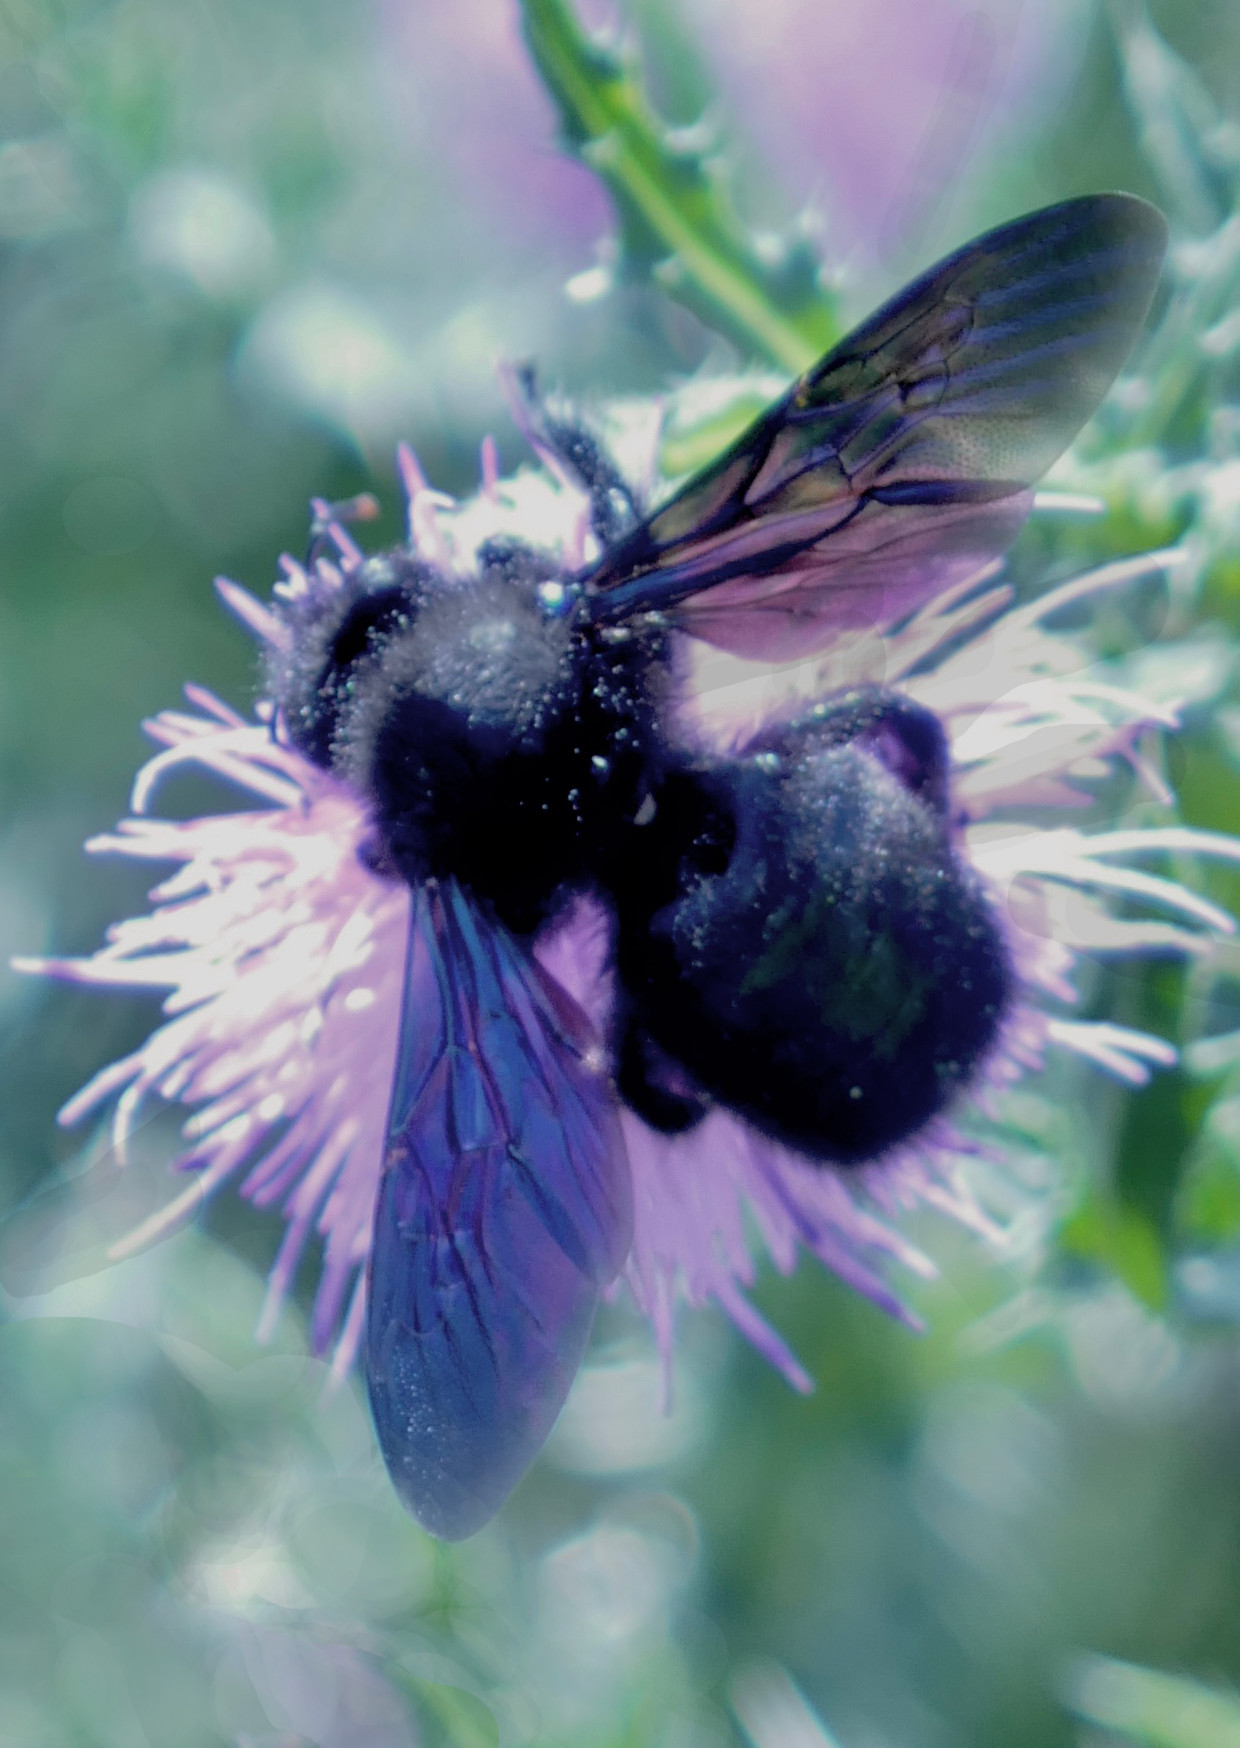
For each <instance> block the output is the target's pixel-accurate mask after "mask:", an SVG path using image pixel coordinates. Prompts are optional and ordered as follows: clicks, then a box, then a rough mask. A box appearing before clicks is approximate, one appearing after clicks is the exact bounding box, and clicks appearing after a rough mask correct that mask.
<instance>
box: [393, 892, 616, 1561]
mask: <svg viewBox="0 0 1240 1748" xmlns="http://www.w3.org/2000/svg"><path fill="white" fill-rule="evenodd" d="M404 999H405V1006H404V1016H403V1023H402V1029H401V1038H400V1046H399V1052H398V1057H397V1067H396V1076H395V1084H394V1087H393V1093H392V1106H391V1112H390V1115H389V1119H388V1141H387V1153H386V1157H385V1159H384V1167H383V1178H382V1183H381V1185H380V1190H379V1197H378V1203H377V1207H376V1210H375V1229H374V1247H373V1251H372V1254H371V1263H370V1291H369V1299H368V1309H367V1328H366V1339H365V1354H364V1363H365V1372H366V1381H367V1385H368V1387H369V1391H370V1403H371V1409H372V1411H373V1414H374V1420H375V1427H376V1430H377V1432H378V1436H379V1443H380V1446H381V1447H382V1450H383V1455H384V1458H385V1460H386V1462H387V1466H388V1469H389V1472H390V1473H391V1476H392V1480H393V1482H394V1483H395V1486H396V1489H397V1491H398V1492H399V1494H400V1495H401V1498H402V1499H403V1500H404V1502H405V1504H406V1506H407V1507H408V1508H409V1510H410V1511H411V1512H412V1513H413V1515H414V1516H415V1517H416V1518H417V1519H418V1520H419V1521H420V1522H421V1523H422V1524H423V1525H424V1526H425V1527H426V1528H427V1529H429V1530H430V1531H432V1532H433V1533H434V1534H435V1535H437V1536H442V1537H444V1538H446V1539H448V1540H456V1539H458V1538H460V1537H462V1536H468V1535H472V1534H473V1532H474V1531H475V1530H476V1529H479V1528H480V1527H481V1526H482V1524H484V1523H485V1522H486V1521H487V1519H488V1518H489V1517H491V1516H492V1514H493V1513H494V1512H495V1511H497V1510H498V1509H499V1507H500V1505H502V1503H503V1501H504V1500H505V1499H506V1498H507V1496H508V1494H509V1492H510V1491H511V1490H512V1488H513V1487H514V1486H515V1485H516V1483H517V1481H518V1480H519V1479H520V1478H521V1476H522V1474H524V1472H525V1470H526V1468H527V1467H528V1466H529V1464H530V1463H531V1462H532V1461H533V1459H534V1457H535V1456H536V1455H537V1454H538V1451H539V1450H540V1449H541V1447H542V1444H543V1442H544V1440H545V1439H546V1437H547V1434H548V1432H549V1431H550V1430H551V1426H552V1423H553V1421H554V1420H555V1417H556V1415H557V1413H558V1412H559V1409H560V1407H561V1405H562V1403H563V1401H564V1398H565V1396H566V1395H567V1393H568V1388H569V1385H570V1384H571V1383H572V1381H573V1378H574V1376H575V1374H576V1372H577V1368H578V1366H579V1365H580V1363H581V1358H582V1354H583V1352H584V1349H585V1345H586V1341H587V1338H588V1336H589V1333H590V1325H591V1322H592V1320H593V1317H594V1312H595V1308H596V1306H597V1304H598V1298H599V1294H600V1292H601V1290H602V1288H603V1287H604V1286H605V1285H606V1284H607V1282H608V1281H610V1280H612V1279H613V1278H614V1276H615V1275H616V1274H617V1272H618V1271H619V1269H620V1267H621V1265H622V1263H623V1261H624V1259H625V1257H626V1255H627V1254H628V1249H629V1243H630V1236H631V1222H632V1215H631V1207H630V1189H629V1180H628V1168H627V1164H626V1161H625V1155H624V1148H623V1143H622V1141H621V1138H620V1132H619V1125H618V1122H617V1118H616V1112H615V1100H614V1095H613V1094H612V1092H611V1088H610V1085H609V1082H608V1080H607V1077H606V1073H605V1070H604V1066H603V1064H602V1063H601V1062H599V1063H597V1064H596V1063H595V1062H593V1061H592V1060H591V1043H590V1033H589V1028H588V1024H587V1022H586V1021H585V1017H584V1015H582V1014H581V1012H580V1010H579V1009H577V1008H576V1006H575V1004H574V1003H573V1002H572V1001H571V1000H570V999H569V997H568V996H567V995H565V994H564V993H563V991H561V990H560V989H559V986H558V985H556V984H555V983H554V982H553V981H552V980H551V979H550V978H549V977H547V976H546V975H545V974H544V973H543V972H542V971H541V970H540V969H539V967H538V966H537V965H536V964H535V963H534V961H533V960H532V959H531V958H530V957H529V956H528V954H526V953H525V952H524V951H523V950H522V949H521V947H520V946H519V944H518V943H517V941H516V940H515V939H514V938H513V937H512V936H510V935H508V934H507V933H506V932H505V931H504V930H503V929H501V928H498V927H497V926H495V925H494V924H491V923H488V922H487V921H486V920H485V919H484V918H483V916H482V915H481V914H480V912H479V911H478V910H477V909H476V908H475V907H474V906H473V905H472V904H471V903H470V901H469V900H468V899H467V898H466V897H465V895H464V893H463V892H462V891H461V889H460V888H459V887H458V886H456V885H455V884H454V883H453V882H451V881H447V882H442V883H440V884H438V885H435V886H430V887H427V888H424V889H422V890H420V891H417V892H415V894H414V899H413V918H412V925H411V928H410V937H409V963H408V969H407V974H406V982H405V998H404Z"/></svg>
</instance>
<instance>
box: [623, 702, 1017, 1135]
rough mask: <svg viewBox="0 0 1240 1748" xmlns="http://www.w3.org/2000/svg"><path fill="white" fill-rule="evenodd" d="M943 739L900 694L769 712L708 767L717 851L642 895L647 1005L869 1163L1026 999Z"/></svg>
mask: <svg viewBox="0 0 1240 1748" xmlns="http://www.w3.org/2000/svg"><path fill="white" fill-rule="evenodd" d="M941 740H942V736H941V731H939V730H938V729H937V725H936V724H935V722H934V720H933V718H931V717H929V714H928V713H927V712H924V711H920V710H919V709H918V708H917V707H916V706H913V705H910V704H909V703H908V701H907V700H900V699H895V698H891V697H884V696H882V695H879V694H867V695H864V696H861V697H859V698H858V699H856V700H853V699H847V700H843V701H841V702H840V703H838V704H837V705H834V706H832V707H829V708H827V709H826V710H824V711H823V713H822V714H821V716H820V717H819V719H818V720H812V719H811V720H808V721H804V722H802V723H799V724H793V725H789V726H787V727H784V728H781V729H777V730H773V731H769V732H767V733H766V734H764V735H763V736H762V737H761V739H760V741H758V742H755V743H754V744H753V745H752V746H751V748H750V749H748V750H747V752H746V753H744V754H743V755H741V756H739V757H737V758H735V759H731V760H721V761H718V762H716V763H713V764H711V765H708V766H706V767H704V768H702V769H701V770H699V771H698V772H697V773H695V774H693V782H694V783H695V784H696V785H697V787H698V788H699V789H700V791H701V794H702V797H703V809H704V811H703V817H709V816H710V815H711V814H713V816H714V817H715V819H716V823H715V825H714V826H713V828H712V831H711V832H710V833H709V834H708V837H707V839H706V840H705V841H706V842H707V847H708V849H711V850H712V856H711V858H710V860H709V861H707V860H704V859H703V858H702V857H701V856H699V855H697V854H696V852H695V853H687V854H685V855H683V856H682V857H681V860H680V863H679V866H678V868H677V870H676V874H675V879H674V881H669V882H668V883H667V886H668V888H670V890H669V891H668V895H667V896H666V897H665V898H664V899H663V901H662V902H661V903H660V902H658V900H659V896H660V895H659V893H658V891H657V888H655V887H653V886H651V887H650V888H649V890H648V892H647V893H646V894H644V895H643V894H642V893H641V892H640V891H636V890H635V889H633V888H630V889H629V890H628V891H627V892H626V893H624V894H622V896H621V918H620V930H619V936H618V948H617V963H618V969H619V973H620V979H621V983H622V985H623V987H624V988H625V989H626V990H627V992H628V995H629V1001H630V1012H629V1016H628V1023H629V1024H630V1025H631V1026H634V1027H636V1028H637V1029H638V1031H639V1033H644V1034H646V1035H648V1036H649V1038H651V1039H652V1040H653V1041H654V1043H655V1044H656V1045H657V1047H658V1049H659V1050H660V1051H662V1052H663V1053H664V1055H665V1056H666V1057H668V1058H670V1059H671V1060H672V1061H674V1062H676V1063H679V1064H680V1065H682V1066H683V1068H684V1069H685V1070H686V1071H687V1072H688V1075H689V1076H690V1079H691V1081H692V1082H693V1083H694V1084H695V1085H696V1086H697V1087H698V1088H700V1089H701V1090H702V1092H704V1093H705V1094H706V1095H709V1096H710V1097H712V1098H714V1099H716V1100H718V1101H719V1102H720V1103H722V1104H725V1105H727V1106H729V1107H730V1108H731V1109H733V1110H735V1111H737V1112H739V1113H740V1114H741V1115H742V1116H744V1117H746V1118H747V1119H748V1120H749V1121H750V1122H751V1123H753V1124H754V1126H755V1127H756V1128H758V1129H760V1130H762V1131H764V1132H765V1133H766V1134H768V1135H771V1136H773V1137H774V1138H775V1139H777V1140H779V1141H782V1142H784V1143H785V1144H786V1145H788V1146H790V1147H792V1148H794V1149H796V1150H797V1151H798V1152H800V1153H803V1154H806V1155H808V1156H809V1157H811V1158H815V1159H819V1160H823V1161H829V1162H832V1163H835V1164H840V1165H847V1164H851V1163H859V1162H864V1161H866V1160H871V1159H874V1158H876V1157H878V1156H880V1155H881V1154H883V1153H885V1152H887V1151H888V1150H889V1149H891V1148H892V1147H895V1146H897V1145H899V1144H900V1143H901V1142H903V1141H905V1140H907V1139H909V1138H910V1137H912V1136H914V1135H915V1134H916V1133H917V1132H918V1131H919V1130H921V1129H922V1128H924V1126H925V1125H926V1124H927V1123H928V1122H930V1121H931V1119H932V1118H934V1117H935V1116H936V1115H938V1114H939V1113H940V1112H941V1111H943V1110H945V1109H946V1108H947V1107H948V1106H949V1105H950V1104H951V1102H952V1101H953V1099H954V1098H955V1096H956V1094H957V1093H959V1092H960V1091H961V1090H962V1089H964V1088H966V1087H967V1086H968V1085H969V1084H970V1082H972V1081H973V1080H974V1079H975V1077H976V1075H977V1073H978V1071H979V1069H980V1068H981V1066H982V1065H983V1063H984V1061H985V1059H986V1057H987V1056H988V1055H989V1054H990V1052H991V1051H992V1049H993V1047H994V1045H995V1043H996V1041H997V1038H998V1035H999V1031H1000V1027H1001V1024H1002V1021H1003V1018H1004V1016H1005V1014H1006V1012H1007V1010H1008V1007H1009V1005H1010V1001H1011V995H1012V988H1013V973H1012V970H1011V966H1010V960H1009V955H1008V951H1007V945H1006V941H1005V938H1004V935H1003V931H1002V928H1001V925H1000V922H999V919H998V917H997V915H996V914H995V912H994V910H993V908H992V906H991V903H990V900H989V898H988V897H987V895H986V893H985V892H984V891H983V889H982V886H981V882H980V881H979V879H978V877H977V875H976V874H975V873H974V872H973V871H972V870H971V869H970V868H969V867H968V865H967V863H966V862H965V861H964V860H963V858H962V857H961V856H960V855H959V854H958V852H957V850H956V848H955V845H954V843H953V831H952V825H951V820H950V807H949V800H948V793H947V786H946V780H945V778H946V774H945V768H944V765H943V754H942V747H941ZM682 811H683V809H682ZM700 811H702V810H700ZM719 821H722V822H723V825H720V824H719V823H718V822H719ZM725 827H728V828H730V829H725ZM700 838H701V833H700V832H699V833H698V839H700ZM698 839H695V840H694V841H695V843H696V842H697V841H698ZM643 899H644V902H642V901H643ZM635 901H636V902H635ZM631 1054H632V1051H630V1055H631ZM643 1090H644V1089H643V1088H642V1086H641V1084H640V1077H639V1079H638V1084H637V1092H638V1095H639V1099H638V1108H639V1110H640V1111H641V1113H642V1114H643V1115H645V1116H646V1118H647V1121H650V1120H652V1119H651V1116H650V1115H649V1114H648V1111H647V1109H646V1108H645V1107H644V1106H643V1104H642V1102H641V1096H642V1094H643ZM653 1108H654V1107H653V1106H651V1109H653Z"/></svg>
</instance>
